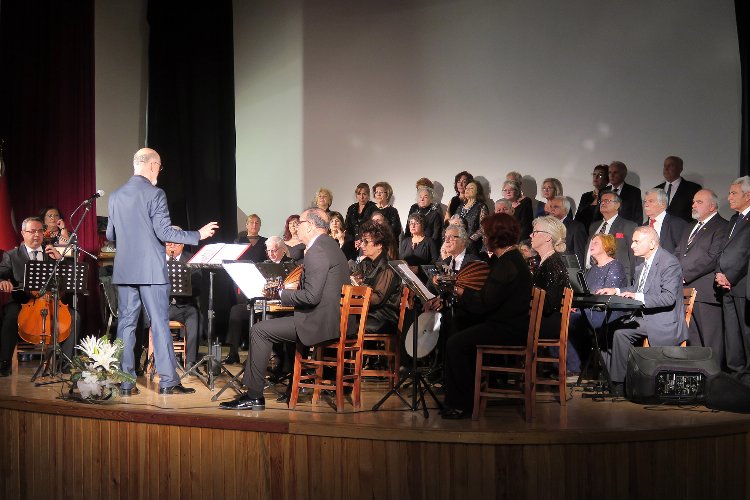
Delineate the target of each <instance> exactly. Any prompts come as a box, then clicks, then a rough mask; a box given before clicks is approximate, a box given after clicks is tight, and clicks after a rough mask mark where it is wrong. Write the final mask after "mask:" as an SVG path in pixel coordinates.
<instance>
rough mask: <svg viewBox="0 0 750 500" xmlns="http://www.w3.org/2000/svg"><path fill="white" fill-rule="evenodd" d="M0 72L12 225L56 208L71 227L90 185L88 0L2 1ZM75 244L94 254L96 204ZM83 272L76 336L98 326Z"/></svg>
mask: <svg viewBox="0 0 750 500" xmlns="http://www.w3.org/2000/svg"><path fill="white" fill-rule="evenodd" d="M0 74H2V77H1V78H0V99H2V101H0V138H2V139H4V140H5V148H4V160H5V167H6V169H7V176H8V187H9V192H10V200H11V205H12V207H13V212H14V213H15V222H16V225H19V224H20V223H21V221H22V220H23V219H24V218H26V217H29V216H33V215H38V214H39V211H40V210H41V209H43V208H44V207H45V206H47V205H56V206H58V207H59V208H60V209H61V211H62V212H63V214H64V215H65V217H66V223H67V224H68V226H69V227H70V228H71V229H72V227H71V226H72V224H73V223H74V222H76V221H77V218H78V215H76V218H75V220H70V218H69V216H70V212H71V211H72V210H73V209H75V208H76V207H77V206H78V204H79V203H80V202H81V201H83V200H84V199H86V198H88V197H89V196H91V195H92V194H93V193H94V191H95V190H96V177H95V176H96V173H95V161H94V154H95V148H94V2H93V0H80V1H78V0H76V1H61V0H2V3H1V4H0ZM79 242H80V245H81V247H82V248H84V249H86V250H88V251H90V252H92V253H96V247H97V243H98V241H97V225H96V208H95V207H93V209H92V211H91V212H89V214H88V215H87V217H86V219H85V220H84V221H83V223H82V225H81V228H80V229H79ZM89 274H90V277H91V278H92V279H91V280H89V287H90V288H91V287H92V286H93V287H94V288H93V291H94V293H92V294H90V295H89V298H88V299H86V300H84V304H85V307H84V308H82V311H81V312H82V315H83V316H84V323H83V324H84V327H85V328H86V327H87V328H88V330H86V329H84V330H82V332H83V333H87V331H95V329H96V327H97V326H98V323H96V321H97V319H98V305H97V301H96V288H95V284H96V276H97V267H96V264H95V263H93V264H92V265H91V266H90V273H89ZM87 319H88V321H86V320H87ZM92 321H93V322H94V324H92ZM92 328H93V329H94V330H92Z"/></svg>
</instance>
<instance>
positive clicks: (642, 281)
mask: <svg viewBox="0 0 750 500" xmlns="http://www.w3.org/2000/svg"><path fill="white" fill-rule="evenodd" d="M648 268H649V265H648V264H645V265H644V266H643V270H642V271H641V277H640V279H639V280H638V288H637V289H636V293H643V286H644V285H645V284H646V276H648Z"/></svg>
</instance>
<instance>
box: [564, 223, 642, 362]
mask: <svg viewBox="0 0 750 500" xmlns="http://www.w3.org/2000/svg"><path fill="white" fill-rule="evenodd" d="M616 251H617V243H616V241H615V237H614V236H612V235H611V234H597V235H596V236H594V237H593V238H592V240H591V243H590V245H589V254H590V255H591V260H592V265H591V267H590V268H589V269H588V271H586V276H585V279H586V284H587V285H588V288H589V290H599V289H601V288H625V287H626V286H627V283H628V281H627V278H626V277H625V276H626V273H625V268H624V267H623V266H622V263H620V261H618V260H615V252H616ZM623 314H624V312H623V311H610V312H608V313H607V312H605V311H594V310H593V309H591V308H586V309H579V310H574V311H573V312H571V313H570V324H569V325H568V361H567V364H568V366H567V371H568V374H569V375H578V374H579V373H580V372H581V365H582V363H585V361H586V359H585V357H586V356H587V354H588V353H589V352H590V351H591V344H592V342H591V336H590V335H589V333H588V327H587V325H586V323H587V322H588V324H589V325H591V327H592V328H594V330H595V331H596V332H599V331H600V330H601V328H602V326H603V325H604V322H605V320H607V321H608V322H609V323H612V322H614V321H616V320H617V319H619V318H620V317H621V316H622V315H623Z"/></svg>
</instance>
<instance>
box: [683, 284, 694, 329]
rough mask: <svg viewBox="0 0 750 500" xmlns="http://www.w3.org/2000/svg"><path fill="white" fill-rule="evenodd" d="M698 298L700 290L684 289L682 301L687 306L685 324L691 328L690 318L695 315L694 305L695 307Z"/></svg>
mask: <svg viewBox="0 0 750 500" xmlns="http://www.w3.org/2000/svg"><path fill="white" fill-rule="evenodd" d="M697 296H698V290H696V289H695V288H683V289H682V300H683V303H684V304H685V323H686V324H687V326H690V318H691V317H692V315H693V305H695V297H697Z"/></svg>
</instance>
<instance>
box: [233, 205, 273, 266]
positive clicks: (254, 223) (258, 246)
mask: <svg viewBox="0 0 750 500" xmlns="http://www.w3.org/2000/svg"><path fill="white" fill-rule="evenodd" d="M260 225H261V221H260V217H259V216H258V215H257V214H250V215H248V216H247V220H245V229H246V231H242V232H240V233H239V234H237V238H235V240H234V242H235V243H249V244H250V247H249V248H248V249H247V250H245V253H243V254H242V256H241V257H240V260H249V261H250V262H263V261H264V260H266V245H265V243H266V238H265V237H263V236H260V235H259V233H260Z"/></svg>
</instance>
